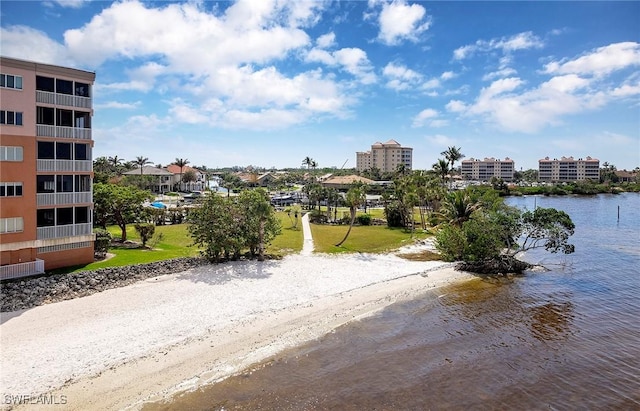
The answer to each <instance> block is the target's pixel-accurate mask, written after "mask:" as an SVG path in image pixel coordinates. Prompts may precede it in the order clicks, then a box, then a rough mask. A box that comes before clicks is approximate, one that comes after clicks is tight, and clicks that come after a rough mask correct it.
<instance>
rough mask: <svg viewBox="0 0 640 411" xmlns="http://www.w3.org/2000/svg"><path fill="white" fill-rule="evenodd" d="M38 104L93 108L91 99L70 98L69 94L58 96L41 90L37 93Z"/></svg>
mask: <svg viewBox="0 0 640 411" xmlns="http://www.w3.org/2000/svg"><path fill="white" fill-rule="evenodd" d="M36 102H38V103H44V104H54V105H59V106H70V107H80V108H89V109H90V108H91V107H92V101H91V97H81V96H70V95H68V94H57V93H52V92H50V91H40V90H37V91H36Z"/></svg>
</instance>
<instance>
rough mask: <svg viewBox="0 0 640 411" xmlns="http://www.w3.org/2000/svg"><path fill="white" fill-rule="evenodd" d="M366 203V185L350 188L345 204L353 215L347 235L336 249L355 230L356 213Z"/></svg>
mask: <svg viewBox="0 0 640 411" xmlns="http://www.w3.org/2000/svg"><path fill="white" fill-rule="evenodd" d="M365 201H366V189H365V187H364V185H362V184H358V183H355V184H353V185H352V186H351V188H349V191H347V194H346V196H345V202H346V204H347V206H348V207H349V213H350V214H351V219H350V221H349V229H348V230H347V233H346V234H345V235H344V238H343V239H342V240H341V241H340V242H339V243H338V244H336V247H340V246H341V245H342V244H343V243H344V242H345V241H347V238H348V237H349V234H351V229H352V228H353V223H354V222H355V221H356V212H357V211H358V207H359V206H360V205H362V204H364V203H365Z"/></svg>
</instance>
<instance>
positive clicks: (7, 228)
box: [0, 217, 24, 234]
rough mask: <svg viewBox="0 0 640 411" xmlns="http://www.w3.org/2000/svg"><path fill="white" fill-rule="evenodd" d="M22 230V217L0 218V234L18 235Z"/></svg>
mask: <svg viewBox="0 0 640 411" xmlns="http://www.w3.org/2000/svg"><path fill="white" fill-rule="evenodd" d="M23 229H24V222H23V220H22V217H10V218H0V234H5V233H19V232H21V231H22V230H23Z"/></svg>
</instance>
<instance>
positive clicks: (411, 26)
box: [369, 0, 431, 45]
mask: <svg viewBox="0 0 640 411" xmlns="http://www.w3.org/2000/svg"><path fill="white" fill-rule="evenodd" d="M380 5H382V10H381V11H380V14H379V15H378V24H379V33H378V39H379V40H380V41H382V42H383V43H384V44H388V45H396V44H399V43H401V42H402V41H405V40H407V41H412V42H416V41H418V39H419V37H420V35H421V34H422V33H424V32H425V31H427V30H428V29H429V27H430V26H431V18H430V17H429V16H427V15H426V14H427V11H426V10H425V8H424V7H423V6H422V5H420V4H411V5H409V4H407V3H406V1H404V0H395V1H392V2H378V1H370V2H369V7H371V8H373V7H378V6H380Z"/></svg>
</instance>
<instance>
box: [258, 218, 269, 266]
mask: <svg viewBox="0 0 640 411" xmlns="http://www.w3.org/2000/svg"><path fill="white" fill-rule="evenodd" d="M266 223H267V221H266V220H265V219H261V220H260V229H259V231H258V261H264V226H265V224H266Z"/></svg>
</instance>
